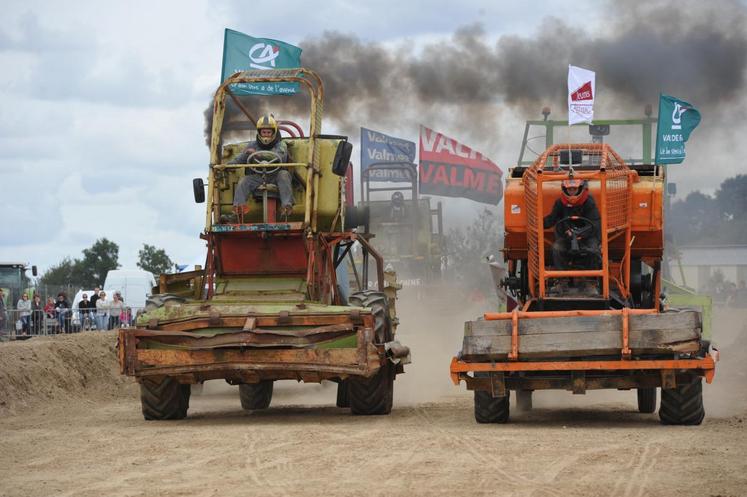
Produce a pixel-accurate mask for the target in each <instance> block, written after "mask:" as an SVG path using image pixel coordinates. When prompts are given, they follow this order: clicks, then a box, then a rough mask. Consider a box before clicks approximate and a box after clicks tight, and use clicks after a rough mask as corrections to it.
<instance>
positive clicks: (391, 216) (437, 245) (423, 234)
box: [359, 162, 445, 286]
mask: <svg viewBox="0 0 747 497" xmlns="http://www.w3.org/2000/svg"><path fill="white" fill-rule="evenodd" d="M389 172H393V173H395V174H396V177H397V178H398V179H400V181H398V182H396V183H391V182H387V183H386V184H382V183H381V181H380V180H378V178H379V177H381V176H383V177H387V176H388V175H387V173H389ZM382 173H383V174H382ZM361 197H362V199H361V202H360V203H359V208H361V210H362V211H364V212H367V217H368V219H369V228H370V230H371V232H373V233H376V237H375V238H374V240H373V241H372V244H373V245H374V246H375V247H376V248H377V249H378V250H379V252H380V253H381V255H382V256H383V257H384V261H385V263H386V264H391V266H392V267H393V268H394V269H395V270H396V272H397V274H398V275H399V277H400V280H401V281H402V282H403V283H404V284H406V285H408V286H410V285H412V286H424V285H427V284H430V283H435V282H438V281H440V278H441V270H442V261H443V256H444V255H445V251H444V237H443V210H442V207H441V202H438V203H437V204H436V208H435V209H434V208H433V207H432V206H431V201H430V198H428V197H421V196H419V194H418V180H417V166H416V165H415V164H412V163H408V162H380V163H375V164H371V165H370V166H369V167H368V168H367V169H366V170H365V171H364V172H363V174H362V175H361Z"/></svg>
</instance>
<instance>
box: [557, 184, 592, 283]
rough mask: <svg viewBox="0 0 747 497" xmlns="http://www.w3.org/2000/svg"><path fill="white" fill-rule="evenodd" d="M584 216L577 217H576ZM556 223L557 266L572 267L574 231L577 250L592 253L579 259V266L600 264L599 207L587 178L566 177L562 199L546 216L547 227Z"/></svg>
mask: <svg viewBox="0 0 747 497" xmlns="http://www.w3.org/2000/svg"><path fill="white" fill-rule="evenodd" d="M574 217H577V218H582V219H577V220H574V219H573V218H574ZM553 226H555V243H554V244H553V246H552V258H553V263H554V265H555V267H556V268H557V269H569V266H570V257H569V255H570V254H569V251H570V250H571V248H572V242H573V238H574V234H575V235H576V237H575V238H576V240H575V241H576V242H577V243H578V250H581V251H584V252H587V253H589V254H593V255H591V256H590V257H588V258H587V260H584V261H576V266H580V267H582V268H585V269H596V268H598V267H599V263H600V260H599V258H600V257H599V253H600V252H599V240H600V234H601V229H600V221H599V210H598V209H597V205H596V203H595V202H594V199H593V198H592V197H591V196H590V195H589V185H588V183H587V181H586V180H578V179H573V178H572V177H571V178H569V179H566V180H563V183H562V186H561V189H560V198H559V199H557V200H556V201H555V204H554V205H553V206H552V212H550V214H548V215H547V216H545V219H544V228H545V229H547V228H552V227H553Z"/></svg>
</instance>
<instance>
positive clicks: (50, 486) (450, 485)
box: [0, 302, 747, 497]
mask: <svg viewBox="0 0 747 497" xmlns="http://www.w3.org/2000/svg"><path fill="white" fill-rule="evenodd" d="M420 309H421V308H420V307H419V306H418V304H417V302H411V303H409V305H408V304H407V303H406V302H405V303H403V304H402V305H401V306H400V315H401V316H403V321H402V326H401V328H400V332H401V335H400V339H401V340H402V341H403V342H404V343H407V344H409V345H410V346H411V347H412V348H413V364H412V365H410V366H409V367H408V372H407V374H406V375H404V376H402V377H400V378H399V379H398V380H397V382H396V383H395V389H396V396H395V410H394V411H393V412H392V414H391V415H390V416H386V417H352V416H350V415H349V414H348V413H347V411H346V410H342V409H337V408H335V407H332V406H333V405H334V399H335V388H334V386H333V385H296V384H293V383H287V382H286V383H279V384H278V385H277V386H276V393H275V397H274V399H273V405H272V406H271V407H270V409H268V410H266V411H262V412H254V413H251V412H245V411H242V409H241V408H240V405H239V400H238V392H237V390H236V389H235V387H230V386H228V385H225V384H224V383H220V382H209V383H207V384H206V386H205V389H204V391H203V394H202V395H193V397H192V401H191V407H190V412H189V417H188V418H187V419H186V420H182V421H175V422H145V421H143V419H142V416H141V414H140V405H139V399H138V397H137V390H136V388H135V386H134V385H133V384H132V383H131V382H130V381H129V380H124V381H123V380H122V379H121V378H119V377H118V376H117V374H116V369H115V363H114V357H113V345H114V343H113V340H114V339H113V335H111V334H82V335H79V336H74V337H53V338H49V339H33V340H30V341H28V342H25V343H11V344H0V419H1V420H2V421H0V495H2V496H6V495H7V496H58V495H59V496H182V495H189V496H221V497H230V496H244V495H267V496H278V495H280V496H283V495H289V496H291V495H292V496H296V495H320V496H321V495H355V496H359V495H453V494H460V495H512V496H530V495H532V496H538V497H539V496H571V495H572V496H586V495H589V496H610V497H616V496H619V497H637V496H644V495H645V496H677V497H686V496H713V497H715V496H720V497H726V496H747V387H746V386H745V385H747V383H746V381H747V329H745V323H747V311H733V310H720V311H718V313H717V315H716V325H717V326H716V339H717V341H718V342H719V344H720V346H721V350H722V362H721V363H720V364H719V369H718V372H717V376H716V380H715V382H714V384H712V385H707V386H706V400H705V402H706V410H707V413H708V414H707V418H706V420H705V421H704V423H703V425H702V426H699V427H665V426H661V425H660V424H659V422H658V417H657V416H656V414H652V415H651V414H649V415H647V414H639V413H637V412H636V410H635V394H634V393H633V392H606V391H605V392H591V393H589V394H588V395H585V396H573V395H571V394H568V393H565V392H544V393H540V394H539V395H537V396H536V397H535V407H536V408H535V409H534V410H533V411H532V412H530V413H524V414H522V413H512V420H511V423H510V424H507V425H478V424H477V423H475V421H474V419H473V417H472V399H471V395H470V393H468V392H466V391H465V388H464V386H463V385H462V386H460V387H455V386H453V385H451V383H450V382H449V379H448V375H447V370H448V364H449V359H450V357H451V356H452V355H453V352H454V351H455V350H456V348H457V347H458V344H459V336H460V334H461V327H462V324H461V323H462V322H463V321H464V319H466V318H469V316H471V315H474V314H477V312H478V310H477V308H473V309H470V310H467V311H465V310H463V309H447V308H440V309H435V310H434V309H429V310H428V312H421V311H420ZM408 316H419V317H418V318H417V320H413V319H411V320H410V321H409V322H408V320H407V317H408ZM81 356H85V357H87V358H88V359H86V360H85V361H81ZM63 373H64V374H63Z"/></svg>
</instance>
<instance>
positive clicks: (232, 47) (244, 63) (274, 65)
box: [221, 29, 301, 95]
mask: <svg viewBox="0 0 747 497" xmlns="http://www.w3.org/2000/svg"><path fill="white" fill-rule="evenodd" d="M294 67H301V49H300V48H298V47H296V46H293V45H291V44H289V43H285V42H282V41H278V40H271V39H270V38H253V37H251V36H249V35H245V34H244V33H240V32H238V31H234V30H232V29H226V32H225V35H224V38H223V67H222V69H221V82H223V81H225V80H226V79H227V78H229V77H230V76H231V75H233V74H235V73H237V72H239V71H249V70H253V69H290V68H294ZM231 91H232V92H233V93H234V94H235V95H293V94H295V93H298V83H239V84H235V85H232V86H231Z"/></svg>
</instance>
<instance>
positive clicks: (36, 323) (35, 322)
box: [31, 293, 44, 335]
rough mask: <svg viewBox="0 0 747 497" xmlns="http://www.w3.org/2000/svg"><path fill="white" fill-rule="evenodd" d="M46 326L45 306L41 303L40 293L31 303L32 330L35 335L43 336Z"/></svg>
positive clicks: (35, 295) (36, 294)
mask: <svg viewBox="0 0 747 497" xmlns="http://www.w3.org/2000/svg"><path fill="white" fill-rule="evenodd" d="M42 326H44V306H42V303H41V297H40V296H39V294H38V293H35V294H34V299H33V300H32V301H31V330H32V333H33V334H34V335H39V334H41V331H42Z"/></svg>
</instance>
